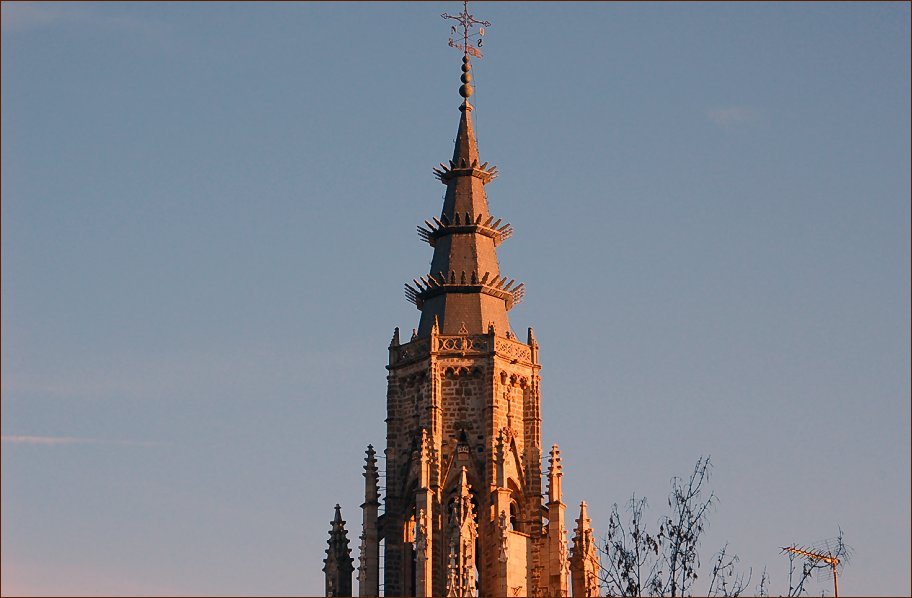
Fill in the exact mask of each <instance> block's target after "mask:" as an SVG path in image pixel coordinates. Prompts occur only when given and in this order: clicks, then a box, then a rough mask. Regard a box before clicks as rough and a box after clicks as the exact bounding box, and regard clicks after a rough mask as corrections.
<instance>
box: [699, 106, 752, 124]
mask: <svg viewBox="0 0 912 598" xmlns="http://www.w3.org/2000/svg"><path fill="white" fill-rule="evenodd" d="M706 116H708V117H709V120H711V121H712V122H713V123H714V124H716V125H718V126H720V127H730V126H734V125H740V124H746V123H751V122H754V121H756V120H757V118H758V117H759V116H760V115H759V113H758V112H757V110H756V109H755V108H751V107H750V106H726V107H723V108H713V109H711V110H709V111H708V112H707V113H706Z"/></svg>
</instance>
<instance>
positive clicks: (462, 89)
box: [459, 84, 473, 98]
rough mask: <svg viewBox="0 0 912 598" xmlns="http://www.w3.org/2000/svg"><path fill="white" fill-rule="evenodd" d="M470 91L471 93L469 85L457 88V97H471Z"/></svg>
mask: <svg viewBox="0 0 912 598" xmlns="http://www.w3.org/2000/svg"><path fill="white" fill-rule="evenodd" d="M472 91H473V90H472V86H471V85H469V84H465V85H462V86H461V87H460V88H459V95H461V96H462V97H464V98H467V97H469V96H471V95H472Z"/></svg>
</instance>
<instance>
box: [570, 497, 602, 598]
mask: <svg viewBox="0 0 912 598" xmlns="http://www.w3.org/2000/svg"><path fill="white" fill-rule="evenodd" d="M570 578H571V585H572V587H573V595H574V596H585V597H587V598H589V597H592V596H598V595H599V557H598V552H597V549H596V546H595V539H594V538H593V536H592V520H590V519H589V513H588V511H587V510H586V501H583V502H581V503H580V515H579V519H577V520H576V530H575V533H574V534H573V548H572V549H571V551H570Z"/></svg>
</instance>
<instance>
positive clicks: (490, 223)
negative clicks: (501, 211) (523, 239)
mask: <svg viewBox="0 0 912 598" xmlns="http://www.w3.org/2000/svg"><path fill="white" fill-rule="evenodd" d="M501 222H502V220H501V219H500V218H498V219H497V220H494V217H493V216H488V217H487V218H485V216H484V214H478V215H477V216H476V217H475V218H472V217H471V216H470V215H469V214H468V213H465V214H463V215H462V216H460V215H459V213H458V212H457V213H456V214H455V215H454V216H453V222H450V219H449V218H447V217H446V215H443V216H442V217H441V218H434V219H433V222H430V221H428V220H425V221H424V224H425V227H427V228H425V227H422V226H421V225H420V224H419V225H418V236H419V237H421V240H422V241H425V242H426V243H428V244H429V245H430V246H431V247H436V246H437V239H439V238H440V237H442V236H444V235H455V234H479V235H484V236H486V237H490V238H492V239H494V247H497V246H498V245H500V244H501V243H503V242H504V241H506V240H507V239H509V238H510V237H512V236H513V225H512V224H509V223H507V224H501Z"/></svg>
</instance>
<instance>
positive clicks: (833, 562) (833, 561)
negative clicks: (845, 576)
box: [782, 531, 850, 598]
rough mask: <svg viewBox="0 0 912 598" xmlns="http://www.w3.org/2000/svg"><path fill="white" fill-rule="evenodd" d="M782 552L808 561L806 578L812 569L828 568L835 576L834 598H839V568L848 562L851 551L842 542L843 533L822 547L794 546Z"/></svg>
mask: <svg viewBox="0 0 912 598" xmlns="http://www.w3.org/2000/svg"><path fill="white" fill-rule="evenodd" d="M782 551H783V552H789V553H791V554H796V555H798V556H802V557H804V558H805V559H806V560H807V561H808V564H809V565H810V567H808V568H806V569H805V576H807V575H808V574H809V571H810V570H812V569H817V568H824V567H828V568H829V570H830V572H831V573H832V575H833V596H834V598H839V567H840V565H843V564H845V563H846V562H847V561H848V559H849V551H850V548H849V547H848V546H846V545H845V544H844V543H843V541H842V532H841V531H840V534H839V537H838V538H836V539H835V540H827V541H825V542H823V543H822V544H821V545H818V546H811V547H808V546H797V545H792V546H787V547H785V548H783V549H782ZM802 584H803V580H802Z"/></svg>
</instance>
